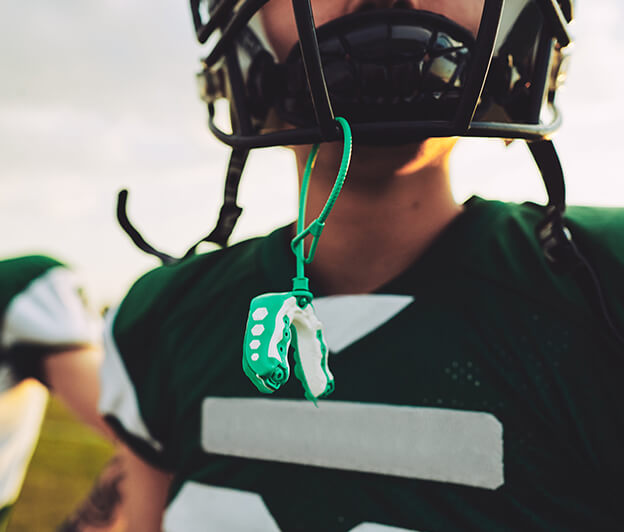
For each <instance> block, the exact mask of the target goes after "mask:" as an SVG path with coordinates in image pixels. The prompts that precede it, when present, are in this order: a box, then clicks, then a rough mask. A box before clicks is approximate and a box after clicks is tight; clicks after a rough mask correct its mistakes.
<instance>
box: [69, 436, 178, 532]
mask: <svg viewBox="0 0 624 532" xmlns="http://www.w3.org/2000/svg"><path fill="white" fill-rule="evenodd" d="M170 482H171V475H170V474H168V473H164V472H162V471H160V470H158V469H155V468H154V467H152V466H150V465H148V464H147V463H145V462H144V461H143V460H141V459H140V458H139V457H137V456H136V455H135V454H134V453H133V452H132V451H131V450H130V449H128V448H127V447H126V446H124V445H120V446H119V448H118V452H117V454H116V455H115V457H114V458H113V459H112V460H111V461H110V462H109V463H108V464H107V465H106V467H105V468H104V470H103V471H102V473H101V474H100V476H99V478H98V479H97V481H96V483H95V484H94V486H93V488H92V490H91V493H89V496H88V497H87V498H86V499H85V500H84V501H83V502H82V503H81V504H80V506H79V507H78V509H77V510H76V511H75V512H74V513H73V515H72V516H71V517H69V518H68V519H67V520H66V521H65V522H64V523H63V524H62V525H61V527H59V529H58V530H59V532H128V531H136V532H160V531H161V530H162V515H163V512H164V509H165V505H166V502H167V493H168V491H169V484H170Z"/></svg>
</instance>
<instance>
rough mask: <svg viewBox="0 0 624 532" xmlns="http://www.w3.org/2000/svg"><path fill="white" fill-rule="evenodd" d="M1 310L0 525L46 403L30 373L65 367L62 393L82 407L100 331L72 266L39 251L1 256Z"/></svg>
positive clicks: (44, 375)
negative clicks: (66, 385) (68, 388)
mask: <svg viewBox="0 0 624 532" xmlns="http://www.w3.org/2000/svg"><path fill="white" fill-rule="evenodd" d="M0 315H1V316H2V322H1V324H0V508H2V509H1V510H0V530H5V529H6V527H7V523H8V519H9V514H10V509H11V506H12V505H13V503H14V502H15V500H16V499H17V496H18V494H19V491H20V487H21V484H22V481H23V479H24V475H25V472H26V468H27V466H28V463H29V461H30V457H31V455H32V453H33V451H34V448H35V446H36V443H37V439H38V436H39V430H40V426H41V421H42V419H43V415H44V412H45V408H46V404H47V398H48V392H47V390H46V389H45V388H44V387H43V386H41V384H39V383H37V382H36V381H35V380H33V377H34V378H36V379H39V380H41V381H42V382H44V383H47V382H48V376H49V377H51V378H52V379H53V380H55V379H58V377H57V374H63V377H62V379H67V380H68V381H69V382H72V381H73V382H72V386H71V392H70V394H69V395H68V396H67V397H66V399H67V400H68V402H69V403H70V404H73V406H77V407H78V411H79V412H81V411H82V407H81V406H79V404H78V403H80V404H83V399H84V396H82V397H81V399H80V400H79V401H75V398H77V397H78V396H81V395H82V394H87V395H89V394H95V395H93V397H95V398H96V397H97V378H96V376H97V374H96V373H95V371H93V368H95V367H96V365H97V364H98V363H99V360H100V358H101V350H99V349H97V346H98V345H99V343H100V334H101V332H100V322H99V320H98V319H97V318H96V317H94V316H93V315H92V314H91V313H90V312H89V311H88V310H87V308H86V306H85V302H84V299H83V296H82V294H81V289H80V285H79V283H78V280H77V277H76V276H75V274H74V273H73V272H72V271H71V270H70V269H68V268H67V267H65V266H64V265H63V264H61V263H60V262H58V261H56V260H54V259H51V258H48V257H44V256H27V257H19V258H14V259H9V260H3V261H0ZM53 359H54V360H53ZM69 366H71V367H72V370H71V371H70V372H67V371H66V368H67V367H69ZM87 368H91V370H90V371H88V372H84V371H83V370H84V369H87ZM76 370H79V371H80V378H79V379H76V377H77V376H78V374H77V373H75V371H76ZM85 375H86V376H87V379H86V380H85ZM89 376H90V377H91V379H90V380H89V378H88V377H89ZM92 420H93V419H92ZM93 421H94V423H95V424H96V426H97V425H98V424H99V427H100V428H102V430H104V431H106V428H105V427H104V426H103V425H101V424H100V422H99V421H98V420H97V419H95V420H93Z"/></svg>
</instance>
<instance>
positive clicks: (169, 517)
mask: <svg viewBox="0 0 624 532" xmlns="http://www.w3.org/2000/svg"><path fill="white" fill-rule="evenodd" d="M279 531H280V529H279V527H278V526H277V524H276V523H275V521H274V519H273V516H272V515H271V513H270V512H269V510H268V508H267V507H266V505H265V504H264V501H263V500H262V497H260V495H258V494H257V493H252V492H250V491H239V490H233V489H229V488H221V487H217V486H207V485H205V484H199V483H197V482H186V483H185V484H184V487H183V488H182V489H181V490H180V493H178V494H177V495H176V497H175V499H173V501H172V502H171V504H170V505H169V507H168V508H167V511H166V512H165V518H164V521H163V532H279ZM351 532H416V531H415V530H408V529H406V528H397V527H393V526H387V525H379V524H376V523H362V524H360V525H358V526H356V527H355V528H353V529H352V530H351Z"/></svg>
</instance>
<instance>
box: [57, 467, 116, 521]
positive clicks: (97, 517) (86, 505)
mask: <svg viewBox="0 0 624 532" xmlns="http://www.w3.org/2000/svg"><path fill="white" fill-rule="evenodd" d="M123 478H124V472H123V466H122V459H121V458H120V457H119V456H115V457H114V458H113V459H112V460H111V461H110V462H108V464H106V466H105V467H104V469H103V471H102V472H101V473H100V476H99V477H98V479H97V480H96V482H95V484H94V486H93V488H92V489H91V492H90V493H89V495H88V496H87V498H86V499H85V500H84V501H83V502H82V503H81V504H80V506H79V507H78V508H77V510H76V511H75V512H74V513H73V515H71V516H70V517H69V518H67V519H66V520H65V521H64V522H63V524H61V525H60V527H58V528H57V530H56V532H81V531H82V530H83V528H84V527H106V526H110V525H112V524H114V523H115V521H116V520H117V517H118V515H117V514H118V510H119V508H120V503H121V492H120V489H119V485H120V484H121V482H122V480H123Z"/></svg>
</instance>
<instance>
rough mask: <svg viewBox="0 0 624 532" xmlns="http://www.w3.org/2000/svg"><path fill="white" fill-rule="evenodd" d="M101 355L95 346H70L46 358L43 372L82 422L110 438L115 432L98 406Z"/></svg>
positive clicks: (111, 438)
mask: <svg viewBox="0 0 624 532" xmlns="http://www.w3.org/2000/svg"><path fill="white" fill-rule="evenodd" d="M102 356H103V354H102V350H101V348H99V347H95V346H94V347H85V348H81V349H70V350H67V351H64V352H60V353H56V354H54V355H51V356H47V357H45V358H44V360H43V372H44V376H45V380H46V383H47V384H48V386H49V388H50V390H51V391H52V392H53V393H54V394H55V395H57V396H58V397H60V398H61V400H63V402H65V403H66V404H67V406H69V407H70V408H71V409H72V410H73V411H74V412H75V413H76V414H77V415H78V416H79V417H80V418H81V419H82V421H84V422H85V423H88V424H89V425H90V426H91V427H93V428H95V429H96V430H97V431H98V432H100V433H101V434H103V435H104V436H106V437H107V438H108V439H110V440H114V439H115V434H114V432H113V431H112V430H111V428H110V427H109V426H108V425H107V424H106V423H105V422H104V420H103V419H102V416H101V415H100V413H99V412H98V409H97V404H98V398H99V395H100V380H99V369H100V365H101V362H102Z"/></svg>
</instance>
